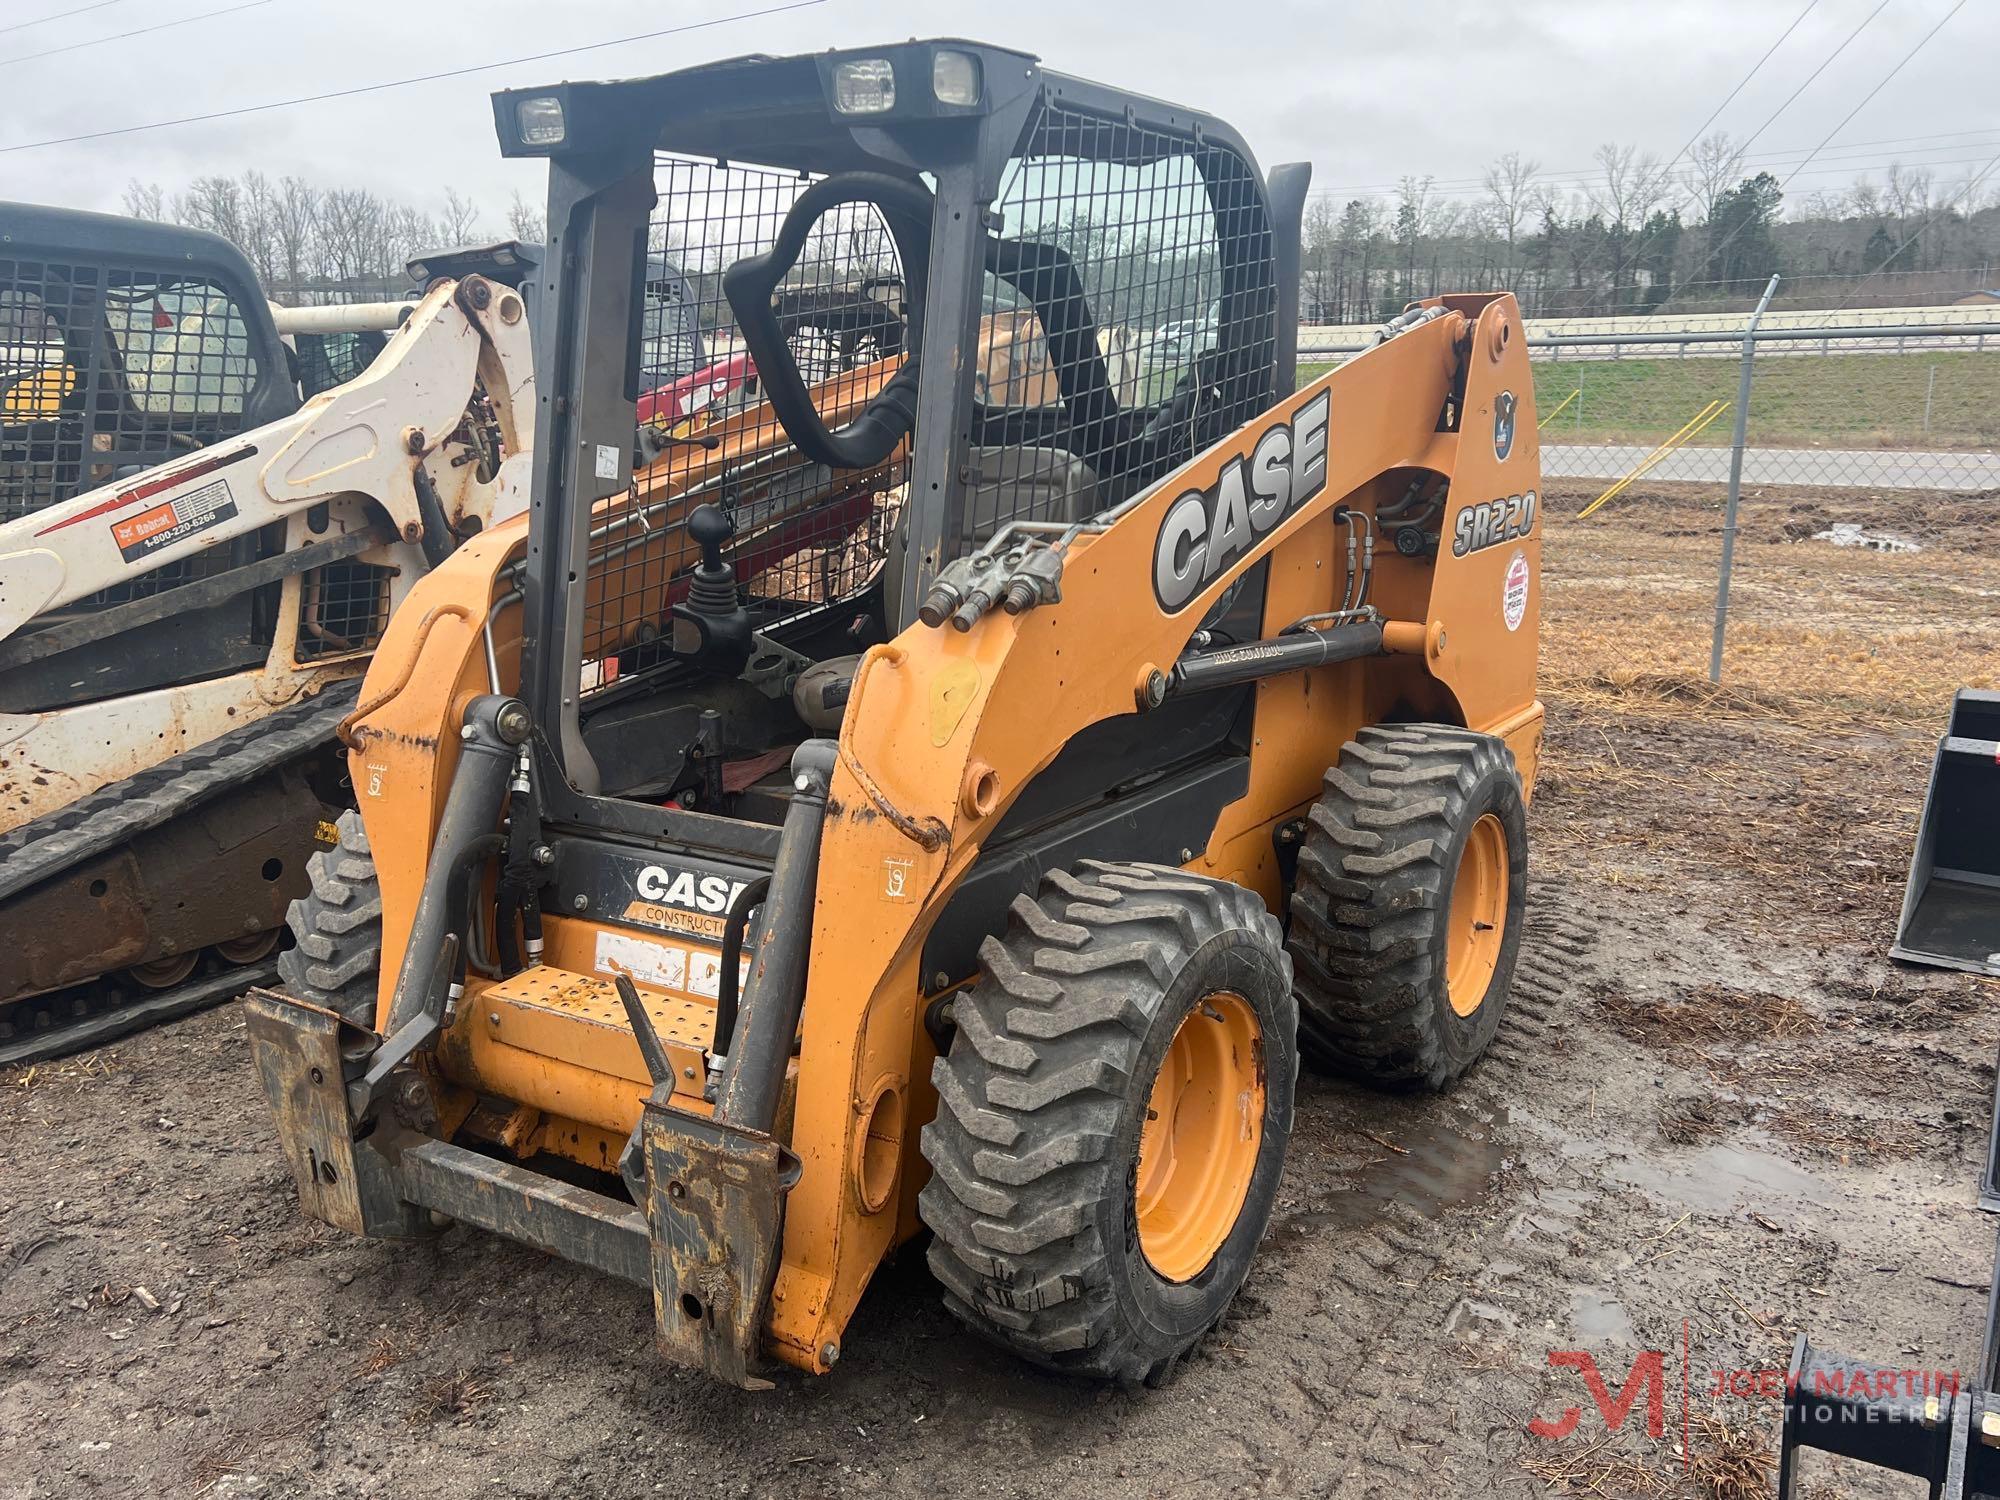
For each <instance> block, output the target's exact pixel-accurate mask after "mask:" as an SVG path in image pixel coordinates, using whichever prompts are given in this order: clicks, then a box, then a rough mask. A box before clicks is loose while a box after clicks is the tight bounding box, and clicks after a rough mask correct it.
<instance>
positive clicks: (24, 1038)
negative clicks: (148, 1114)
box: [0, 959, 278, 1068]
mask: <svg viewBox="0 0 2000 1500" xmlns="http://www.w3.org/2000/svg"><path fill="white" fill-rule="evenodd" d="M277 978H278V965H277V962H276V960H274V959H259V960H258V961H257V962H256V963H252V964H243V965H241V966H238V967H233V968H222V969H218V970H216V971H215V972H213V973H209V972H203V971H202V970H197V971H196V972H195V974H194V976H193V977H192V978H190V979H189V980H188V982H187V983H186V984H182V985H177V986H176V987H175V988H173V989H170V990H154V991H146V992H143V993H141V994H138V995H136V996H131V995H127V996H121V997H117V998H114V999H113V1000H111V1001H109V1002H105V1003H92V1002H97V1001H101V1000H102V998H103V997H101V996H97V995H91V996H88V997H87V998H85V999H84V1000H83V1002H82V1003H83V1005H84V1006H85V1007H86V1008H85V1009H84V1011H83V1013H82V1014H81V1015H78V1014H75V1013H74V1011H73V1007H74V1006H75V1005H76V1003H77V1001H76V998H75V997H76V994H77V992H76V991H75V990H59V991H57V992H56V993H55V994H53V995H31V996H30V997H29V998H27V999H26V1000H16V1001H13V1002H12V1003H11V1004H9V1005H8V1006H7V1007H6V1013H7V1016H8V1019H9V1020H10V1021H11V1022H13V1027H12V1029H13V1030H14V1032H15V1033H16V1034H15V1035H14V1036H12V1037H8V1038H5V1039H0V1068H10V1067H14V1066H17V1065H19V1064H23V1063H38V1062H47V1061H48V1060H49V1059H50V1058H55V1057H66V1056H68V1055H69V1054H70V1053H72V1052H85V1051H88V1050H89V1049H90V1048H92V1047H101V1046H103V1045H104V1044H105V1043H106V1042H114V1041H116V1040H118V1038H120V1037H122V1036H129V1035H130V1034H131V1033H133V1032H135V1031H143V1030H145V1029H146V1028H147V1027H148V1026H157V1025H159V1024H160V1023H161V1022H163V1021H175V1020H179V1019H180V1018H181V1017H182V1016H191V1015H193V1014H194V1013H195V1012H196V1011H200V1010H207V1009H208V1008H209V1007H210V1006H212V1005H221V1004H223V1003H224V1002H225V1001H229V1000H234V999H235V998H236V997H237V996H238V995H240V994H242V993H243V992H244V991H245V990H247V989H251V988H253V987H255V986H257V985H265V984H271V983H274V982H275V981H276V980H277ZM86 988H87V985H86ZM64 1011H71V1012H72V1013H70V1014H66V1015H65V1014H62V1012H64ZM37 1023H39V1024H37Z"/></svg>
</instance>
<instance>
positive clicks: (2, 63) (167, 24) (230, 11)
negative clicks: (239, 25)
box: [0, 0, 271, 68]
mask: <svg viewBox="0 0 2000 1500" xmlns="http://www.w3.org/2000/svg"><path fill="white" fill-rule="evenodd" d="M113 3H116V0H113ZM270 3H271V0H245V3H244V4H242V5H231V6H227V7H225V8H224V9H222V10H207V11H203V12H202V13H201V14H200V15H198V16H182V17H181V18H180V19H179V20H178V21H161V22H159V23H158V24H157V25H153V26H140V27H137V28H136V29H134V30H132V31H121V32H119V33H118V34H117V35H116V36H97V37H92V38H90V40H88V41H84V42H70V43H68V44H67V45H65V46H61V47H50V48H49V49H48V50H47V51H45V52H30V53H28V54H26V55H25V56H22V57H0V68H6V67H11V66H13V65H14V64H15V63H24V62H34V61H35V60H36V59H37V58H43V57H54V56H55V55H56V54H57V53H60V52H77V51H81V50H82V49H83V48H85V47H97V46H101V45H102V44H104V43H105V42H122V41H125V40H127V39H128V38H130V37H135V36H146V35H148V34H149V33H151V32H155V31H171V30H172V29H173V28H174V27H176V26H186V25H188V24H189V23H190V22H194V21H212V20H214V19H215V17H217V16H233V15H235V14H236V12H238V11H239V10H255V9H256V8H257V7H258V6H260V5H269V4H270Z"/></svg>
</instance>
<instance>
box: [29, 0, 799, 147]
mask: <svg viewBox="0 0 2000 1500" xmlns="http://www.w3.org/2000/svg"><path fill="white" fill-rule="evenodd" d="M100 3H102V4H115V3H116V0H100ZM825 3H826V0H791V3H790V4H786V5H772V6H767V7H765V8H764V9H762V10H746V11H738V12H736V13H735V14H733V15H727V16H713V17H711V18H710V19H708V20H706V21H688V22H684V23H683V24H681V25H679V26H667V27H663V28H662V29H660V30H658V31H643V32H640V33H639V34H637V35H636V36H621V37H613V38H611V39H610V40H608V41H602V42H586V43H584V44H582V45H581V46H576V47H557V48H554V49H552V50H551V51H548V52H535V53H531V54H529V55H527V56H525V57H509V58H503V59H502V60H500V61H499V62H489V63H475V64H473V65H472V66H470V67H464V68H447V69H445V70H443V71H442V72H437V73H424V74H420V75H418V76H417V77H414V78H395V79H391V80H389V81H388V82H386V83H364V84H359V85H356V86H355V87H353V88H346V89H330V90H328V91H327V92H326V93H323V94H302V95H300V96H299V97H298V98H296V99H274V100H272V101H271V102H270V103H268V104H245V105H242V106H240V107H239V108H236V109H218V110H211V111H210V112H208V113H207V114H200V115H183V116H181V117H180V118H179V119H175V120H153V121H150V122H149V123H147V124H144V125H121V126H118V127H117V128H115V129H112V130H92V131H86V132H84V133H83V134H81V135H65V136H54V137H51V138H50V139H48V140H45V141H21V142H19V143H17V144H15V145H12V146H0V156H4V155H8V154H11V153H13V152H15V151H38V150H40V149H41V148H42V147H44V146H71V145H75V144H76V143H77V142H79V141H101V140H106V139H109V138H110V137H113V136H121V135H137V134H139V133H140V132H141V131H146V130H166V129H168V128H170V127H172V126H175V125H199V124H203V123H204V122H206V121H209V120H232V119H235V118H237V117H238V116H239V115H255V114H263V113H265V112H266V111H269V110H274V109H290V108H291V107H292V106H294V105H298V104H321V103H324V102H326V101H327V100H329V99H352V98H354V97H355V96H356V95H359V94H374V93H380V92H382V91H383V90H385V89H401V88H409V87H411V86H412V85H414V84H419V83H440V82H443V81H444V80H446V79H449V78H465V77H468V76H470V75H471V74H474V73H491V72H493V71H494V70H495V69H496V68H512V67H518V66H520V65H521V64H523V63H534V62H547V61H548V60H549V59H550V58H555V57H570V56H574V55H575V54H576V53H579V52H596V51H598V50H600V49H602V48H605V47H626V46H630V45H632V44H633V43H635V42H650V41H656V40H658V39H659V38H660V37H663V36H682V35H684V34H686V33H687V32H690V31H706V30H708V29H710V28H712V27H716V26H727V25H729V24H730V23H731V22H734V21H754V20H756V19H758V18H759V17H761V16H777V15H783V14H785V13H786V12H787V11H794V10H809V9H811V8H812V7H813V6H815V5H824V4H825Z"/></svg>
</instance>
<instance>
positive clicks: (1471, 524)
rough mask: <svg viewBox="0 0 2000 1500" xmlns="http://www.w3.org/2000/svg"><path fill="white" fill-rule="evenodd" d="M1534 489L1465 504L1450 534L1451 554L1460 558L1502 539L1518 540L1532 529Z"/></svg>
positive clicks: (1491, 545)
mask: <svg viewBox="0 0 2000 1500" xmlns="http://www.w3.org/2000/svg"><path fill="white" fill-rule="evenodd" d="M1535 503H1536V502H1535V492H1534V491H1533V490H1529V491H1528V492H1527V493H1526V494H1525V495H1509V496H1507V497H1506V498H1505V499H1502V500H1486V501H1483V502H1481V503H1480V504H1478V505H1468V506H1466V508H1465V509H1464V510H1462V511H1460V512H1459V513H1458V522H1457V525H1456V526H1455V527H1454V529H1453V531H1452V536H1451V555H1452V556H1453V557H1464V556H1465V555H1466V554H1467V553H1468V552H1478V551H1481V550H1482V549H1484V548H1487V547H1498V546H1500V545H1501V544H1502V543H1503V542H1518V541H1520V540H1521V538H1523V537H1525V536H1527V535H1528V534H1529V533H1530V532H1531V531H1533V530H1534V529H1535Z"/></svg>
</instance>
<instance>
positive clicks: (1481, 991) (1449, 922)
mask: <svg viewBox="0 0 2000 1500" xmlns="http://www.w3.org/2000/svg"><path fill="white" fill-rule="evenodd" d="M1507 880H1508V875H1507V830H1506V829H1505V828H1504V827H1502V826H1501V823H1500V820H1499V819H1498V818H1497V817H1495V816H1494V815H1493V814H1492V813H1485V814H1482V815H1481V817H1480V819H1479V821H1478V822H1476V823H1474V824H1473V825H1472V832H1471V833H1470V834H1469V835H1468V836H1467V838H1466V840H1465V852H1464V853H1463V854H1461V855H1460V856H1459V858H1458V875H1457V877H1456V878H1455V879H1454V880H1453V881H1452V883H1451V905H1450V906H1448V907H1447V908H1446V909H1445V914H1444V921H1445V939H1446V941H1445V991H1446V993H1447V995H1448V996H1449V998H1450V1000H1451V1008H1452V1010H1453V1011H1454V1012H1455V1013H1457V1014H1458V1015H1461V1016H1469V1015H1471V1014H1472V1013H1473V1012H1474V1011H1476V1010H1478V1009H1479V1005H1480V1002H1481V1001H1483V1000H1484V999H1485V998H1486V991H1487V990H1488V989H1490V988H1491V987H1492V984H1493V971H1494V970H1495V969H1497V968H1499V967H1500V940H1501V939H1502V938H1503V937H1505V936H1506V935H1507Z"/></svg>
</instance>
